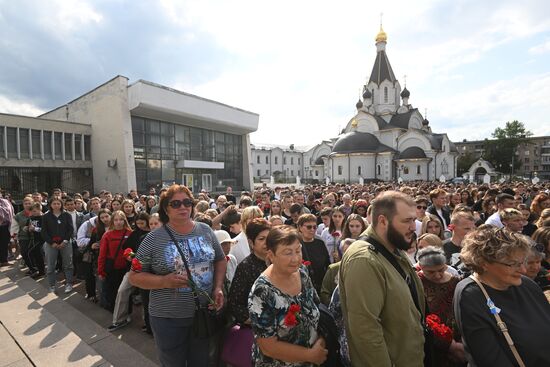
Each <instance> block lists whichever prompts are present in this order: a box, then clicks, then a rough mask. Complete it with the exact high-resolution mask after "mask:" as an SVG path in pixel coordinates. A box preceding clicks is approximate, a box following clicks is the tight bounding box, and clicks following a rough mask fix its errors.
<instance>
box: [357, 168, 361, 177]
mask: <svg viewBox="0 0 550 367" xmlns="http://www.w3.org/2000/svg"><path fill="white" fill-rule="evenodd" d="M357 174H358V175H359V176H361V174H362V172H361V166H359V167H357Z"/></svg>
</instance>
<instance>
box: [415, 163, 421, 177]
mask: <svg viewBox="0 0 550 367" xmlns="http://www.w3.org/2000/svg"><path fill="white" fill-rule="evenodd" d="M420 173H421V171H420V165H418V166H416V174H417V175H419V174H420Z"/></svg>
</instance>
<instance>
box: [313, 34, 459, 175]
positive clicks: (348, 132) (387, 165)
mask: <svg viewBox="0 0 550 367" xmlns="http://www.w3.org/2000/svg"><path fill="white" fill-rule="evenodd" d="M387 39H388V38H387V35H386V33H385V32H384V30H383V29H382V26H380V32H379V33H378V35H377V36H376V59H375V61H374V66H373V68H372V72H371V75H370V78H369V80H368V81H366V83H365V85H364V86H363V93H362V98H360V99H359V100H358V101H357V103H356V108H357V113H356V114H355V116H353V117H352V118H351V119H350V120H349V121H348V123H347V125H346V127H345V128H344V129H343V130H342V133H341V135H340V136H338V137H337V138H335V139H332V140H330V141H324V142H322V143H321V144H318V145H316V146H314V147H312V148H311V149H308V150H307V151H305V152H304V153H303V154H304V159H303V161H304V176H305V178H307V179H313V180H318V181H321V182H325V181H326V182H345V183H357V182H366V181H370V180H382V181H392V180H399V181H401V180H403V181H413V180H426V181H432V180H440V179H445V180H447V179H451V178H453V177H455V176H456V161H457V157H458V151H457V149H456V147H455V146H454V144H453V143H452V142H451V141H450V140H449V138H448V137H447V134H445V133H434V132H432V129H431V128H430V123H429V121H428V120H427V118H425V117H424V116H422V114H421V113H420V111H419V110H418V108H414V107H413V106H412V105H411V104H410V103H409V99H410V96H411V93H410V92H409V90H408V89H407V87H406V85H405V87H404V88H403V89H401V85H400V83H399V81H398V80H397V78H396V77H395V74H394V72H393V70H392V67H391V64H390V61H389V59H388V55H387V54H386V45H387Z"/></svg>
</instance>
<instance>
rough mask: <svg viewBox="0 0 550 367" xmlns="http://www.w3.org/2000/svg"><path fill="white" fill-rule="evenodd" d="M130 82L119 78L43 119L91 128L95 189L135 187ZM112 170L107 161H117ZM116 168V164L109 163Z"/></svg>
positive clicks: (122, 189) (46, 115)
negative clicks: (81, 124) (85, 125)
mask: <svg viewBox="0 0 550 367" xmlns="http://www.w3.org/2000/svg"><path fill="white" fill-rule="evenodd" d="M127 87H128V79H127V78H125V77H123V76H117V77H115V78H114V79H111V80H110V81H108V82H106V83H104V84H102V85H100V86H99V87H97V88H95V89H94V90H92V91H90V92H89V93H87V94H84V95H83V96H81V97H79V98H77V99H75V100H73V101H71V102H69V103H67V104H66V105H64V106H61V107H59V108H57V109H55V110H53V111H50V112H48V113H45V114H44V115H42V116H40V117H43V118H50V119H55V120H62V121H76V122H81V123H87V124H91V125H92V146H93V149H92V161H93V162H94V188H95V189H96V190H101V189H107V190H111V191H114V192H127V191H129V190H130V189H133V188H135V187H136V172H135V164H134V154H133V141H132V124H131V118H130V110H129V107H128V92H127ZM115 160H116V166H115V167H109V165H108V162H109V161H111V162H114V161H115ZM110 165H111V166H113V164H112V163H111V164H110Z"/></svg>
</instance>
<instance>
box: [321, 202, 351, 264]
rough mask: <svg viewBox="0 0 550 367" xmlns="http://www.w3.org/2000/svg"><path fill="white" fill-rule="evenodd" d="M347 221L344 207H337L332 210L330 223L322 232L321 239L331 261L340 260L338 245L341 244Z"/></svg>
mask: <svg viewBox="0 0 550 367" xmlns="http://www.w3.org/2000/svg"><path fill="white" fill-rule="evenodd" d="M345 221H346V213H345V212H344V210H343V209H342V207H336V208H334V209H333V210H332V214H331V216H330V225H329V226H328V228H325V229H324V230H323V232H322V233H321V239H322V240H323V242H325V246H326V247H327V251H328V254H329V256H330V262H331V263H334V262H337V261H340V253H339V252H338V246H340V240H341V239H342V231H343V229H344V222H345Z"/></svg>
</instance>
